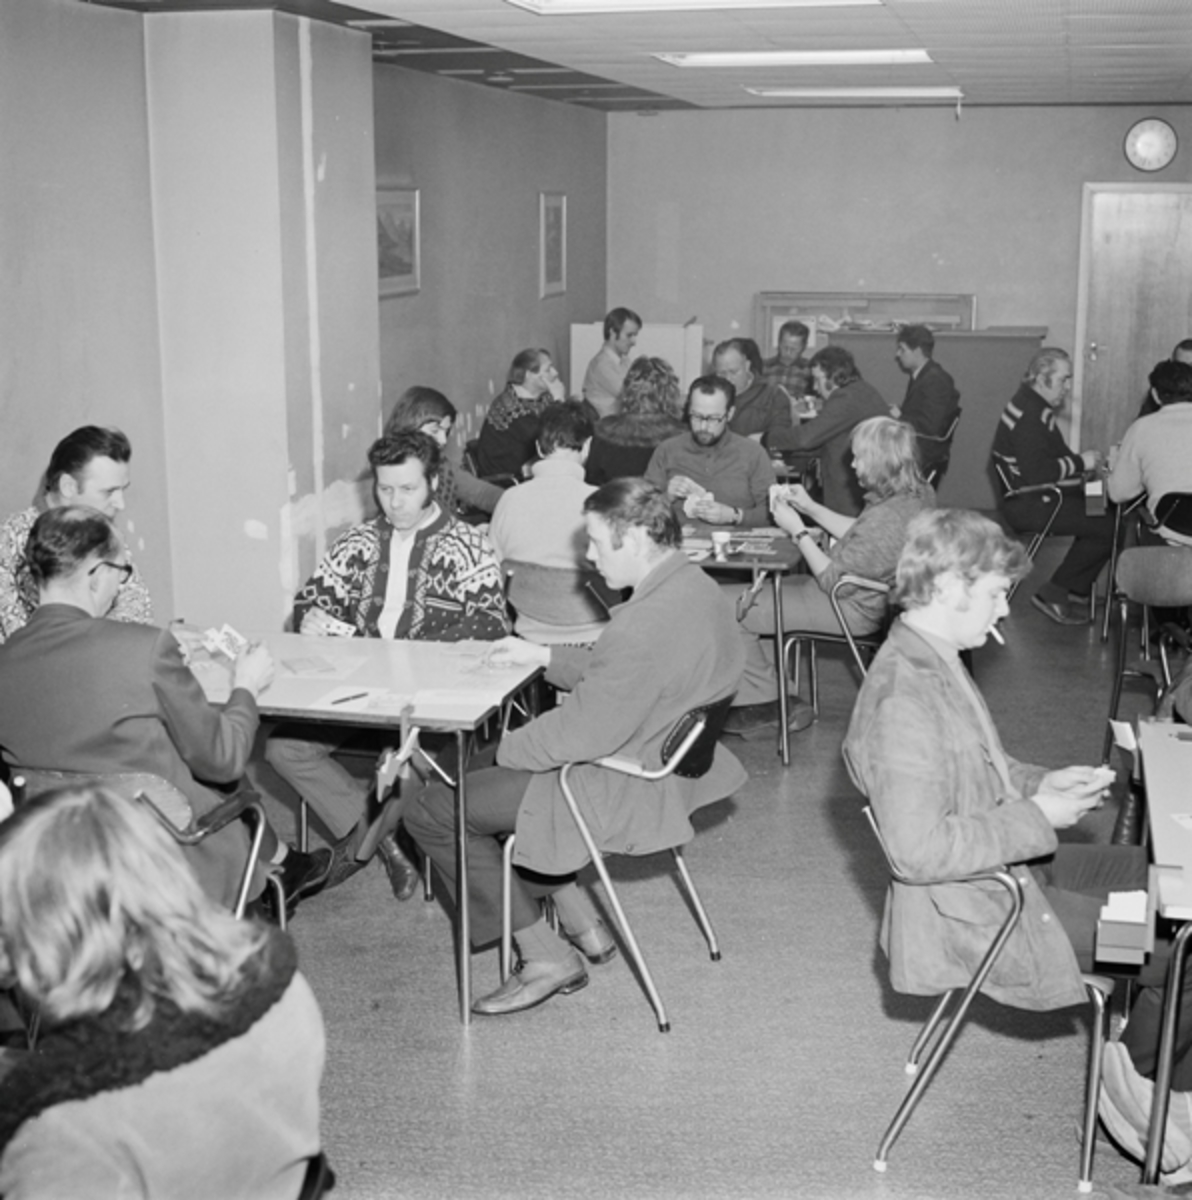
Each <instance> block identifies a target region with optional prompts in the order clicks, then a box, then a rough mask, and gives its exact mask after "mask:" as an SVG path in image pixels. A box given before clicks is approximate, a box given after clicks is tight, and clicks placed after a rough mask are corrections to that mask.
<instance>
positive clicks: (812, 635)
mask: <svg viewBox="0 0 1192 1200" xmlns="http://www.w3.org/2000/svg"><path fill="white" fill-rule="evenodd" d="M845 587H853V588H860V589H862V590H863V591H868V592H877V593H879V594H881V595H883V596H888V595H889V594H890V585H889V584H887V583H882V582H881V581H880V580H877V579H866V578H865V577H864V576H862V575H847V574H846V575H841V577H840V578H839V579H838V580H837V581H836V582H835V583H834V584H833V585H832V590H831V591H830V592H829V593H828V600H829V602H830V603H831V605H832V611H833V612H834V613H835V614H836V620H837V621H838V622H839V624H840V632H839V633H824V632H823V631H821V630H810V629H794V630H789V631H788V632H787V634H786V637H785V638H784V639H783V646H782V653H783V654H785V655H786V656H787V661H788V663H789V662H790V653H791V650H792V649H793V650H794V652H795V658H794V666H793V668H791V667H789V666H788V669H787V677H788V678H789V679H790V680H791V681H792V683H793V685H794V688H795V691H798V690H799V674H800V670H801V668H802V656H803V643H804V642H806V643H807V644H808V654H807V662H808V675H809V678H810V680H811V707H812V708H813V709H814V710H815V712H816V713H817V714H818V713H819V667H818V664H817V662H816V656H815V647H816V643H817V642H827V643H828V644H829V645H833V646H847V647H848V648H849V651H850V652H851V653H852V656H853V661H854V662H855V663H856V664H857V669H858V670H859V671H860V672H861V678H862V679H864V678H865V674H866V671H867V669H868V668H867V663H866V659H865V657H863V656H862V651H865V653H866V654H867V655H868V656H869V657H870V658H872V657H873V655H874V654H876V653H877V651H878V650H879V649H880V648H881V644H882V642H884V641H885V640H886V633H887V631H888V630H889V627H890V617H891V612H890V609H889V607H888V606H887V609H886V616H885V619H884V620H883V622H882V624H881V626H880V627H879V628H878V629H876V630H875V631H874V632H873V633H867V634H855V633H853V631H852V630H851V629H850V628H849V625H848V622H847V621H846V620H845V618H844V610H843V609H842V608H841V606H840V592H841V589H842V588H845Z"/></svg>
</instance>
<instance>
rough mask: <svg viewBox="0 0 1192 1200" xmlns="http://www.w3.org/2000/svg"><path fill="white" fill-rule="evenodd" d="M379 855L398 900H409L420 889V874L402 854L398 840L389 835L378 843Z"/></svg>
mask: <svg viewBox="0 0 1192 1200" xmlns="http://www.w3.org/2000/svg"><path fill="white" fill-rule="evenodd" d="M377 854H378V855H379V857H380V859H381V862H382V864H383V865H384V867H385V874H386V875H388V876H389V886H390V887H391V888H392V889H393V895H394V897H395V898H396V899H398V900H408V899H409V898H410V897H411V896H412V895H413V894H414V893H415V891H417V889H418V872H417V871H416V870H415V869H414V864H413V863H412V862H410V860H409V859H408V858H406V856H405V855H404V854H403V853H402V852H401V850H400V848H399V847H398V844H397V839H396V838H395V837H394V836H393V834H388V835H387V836H386V837H383V838H382V839H381V840H380V842H378V843H377Z"/></svg>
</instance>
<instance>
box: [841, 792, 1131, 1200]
mask: <svg viewBox="0 0 1192 1200" xmlns="http://www.w3.org/2000/svg"><path fill="white" fill-rule="evenodd" d="M864 811H865V816H866V818H867V819H868V821H869V824H870V826H871V827H872V829H873V832H874V836H875V837H876V838H877V841H878V845H880V846H881V848H882V853H883V854H884V855H885V858H886V863H887V865H888V867H889V869H890V874H891V876H892V877H893V878H894V879H895V880H896V881H897V882H898V883H901V884H903V885H904V886H907V887H931V886H933V885H936V884H941V883H980V882H993V883H997V884H998V885H1000V886H1001V887H1003V888H1005V890H1006V894H1007V897H1008V898H1009V901H1010V910H1009V912H1008V913H1007V914H1006V917H1005V919H1004V920H1003V921H1002V924H1001V925H1000V927H999V928H998V931H997V933H996V935H995V936H994V938H993V941H992V942H991V943H990V945H989V949H988V950H986V951H985V955H984V957H983V958H982V959H981V962H980V964H979V965H978V967H977V970H976V971H975V972H974V974H973V977H972V979H971V980H969V983H968V985H967V986H966V987H964V988H950V989H949V990H948V991H946V992H944V993H943V994H942V995H941V996H940V998H939V999H938V1000H937V1001H936V1004H935V1006H934V1007H933V1008H932V1010H931V1013H930V1015H929V1016H928V1018H927V1021H926V1023H925V1024H924V1025H923V1028H922V1029H921V1030H920V1031H919V1033H918V1036H917V1037H916V1038H915V1042H914V1045H913V1046H912V1047H911V1051H910V1054H909V1055H908V1056H907V1061H906V1068H905V1070H906V1073H907V1074H908V1075H910V1076H912V1077H913V1082H912V1083H911V1085H910V1087H909V1088H908V1090H907V1093H906V1095H905V1096H904V1097H903V1098H902V1102H901V1103H900V1104H899V1106H898V1109H897V1111H896V1112H895V1113H894V1117H893V1119H892V1120H891V1121H890V1124H889V1126H888V1127H887V1129H886V1132H885V1133H884V1134H883V1136H882V1140H881V1141H880V1142H879V1143H878V1148H877V1154H876V1155H875V1156H874V1160H873V1169H874V1170H875V1171H878V1172H884V1171H885V1170H886V1168H887V1166H888V1159H889V1157H890V1151H891V1150H892V1149H893V1148H894V1143H895V1142H896V1141H897V1140H898V1137H899V1135H900V1134H901V1133H902V1131H903V1129H904V1128H906V1125H907V1122H908V1121H910V1119H911V1116H912V1114H913V1113H914V1111H915V1109H916V1108H917V1107H918V1104H919V1101H920V1100H922V1098H923V1096H924V1094H925V1093H926V1091H927V1089H928V1087H930V1086H931V1081H932V1080H933V1079H934V1078H935V1076H936V1074H937V1073H938V1071H939V1069H940V1067H941V1066H942V1065H943V1061H944V1058H945V1057H946V1056H947V1054H948V1051H949V1050H950V1049H951V1047H952V1043H953V1042H954V1041H955V1040H956V1037H957V1035H958V1034H959V1033H960V1028H961V1025H962V1024H963V1023H964V1018H965V1016H966V1015H967V1014H968V1010H969V1007H970V1006H971V1005H972V1002H973V1000H974V999H976V996H977V993H978V992H979V991H980V990H981V987H982V986H983V985H984V983H985V980H986V979H987V978H988V977H989V973H990V972H991V971H992V970H993V966H994V964H995V963H996V962H997V959H998V956H999V955H1000V954H1001V952H1002V950H1003V948H1004V947H1005V945H1006V943H1007V942H1008V941H1009V940H1010V936H1011V935H1012V934H1013V932H1014V930H1015V928H1016V927H1017V925H1018V922H1019V919H1020V918H1021V916H1022V906H1023V891H1022V884H1021V883H1019V881H1018V879H1017V878H1015V876H1014V874H1013V872H1011V871H1010V869H1009V868H1008V867H999V868H996V869H993V870H989V871H978V872H975V873H974V874H972V875H964V876H961V877H959V878H956V879H910V878H908V877H907V876H906V875H905V874H903V872H901V871H900V870H899V869H898V868H897V867H896V866H895V865H894V860H893V859H892V858H891V857H890V851H889V848H888V847H887V846H886V842H885V839H884V838H883V837H882V833H881V830H880V829H879V828H878V824H877V818H876V817H875V816H874V814H873V809H872V808H870V807H869V805H866V806H865V810H864ZM1083 979H1084V985H1085V989H1086V990H1087V991H1088V995H1089V1001H1090V1003H1091V1004H1092V1006H1093V1028H1092V1030H1091V1033H1090V1037H1089V1056H1088V1067H1087V1069H1086V1072H1085V1087H1084V1118H1083V1121H1082V1124H1081V1142H1080V1178H1079V1181H1078V1185H1077V1186H1078V1190H1079V1191H1080V1192H1082V1193H1088V1192H1091V1191H1092V1189H1093V1183H1092V1179H1093V1154H1094V1151H1095V1150H1096V1146H1097V1136H1096V1135H1097V1100H1098V1098H1099V1096H1100V1093H1101V1059H1102V1055H1103V1052H1104V1046H1105V1043H1106V1042H1107V1041H1108V1040H1109V1009H1108V1000H1109V997H1110V996H1111V995H1112V994H1113V988H1114V983H1113V980H1112V979H1110V978H1108V977H1107V976H1104V975H1088V974H1086V975H1084V976H1083ZM958 995H959V1001H958V1002H957V1004H956V1006H955V1008H953V1009H952V1012H951V1013H950V1014H949V1011H948V1010H949V1009H950V1008H952V1001H953V1000H954V999H955V998H956V997H957V996H958Z"/></svg>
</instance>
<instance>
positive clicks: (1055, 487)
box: [993, 454, 1097, 620]
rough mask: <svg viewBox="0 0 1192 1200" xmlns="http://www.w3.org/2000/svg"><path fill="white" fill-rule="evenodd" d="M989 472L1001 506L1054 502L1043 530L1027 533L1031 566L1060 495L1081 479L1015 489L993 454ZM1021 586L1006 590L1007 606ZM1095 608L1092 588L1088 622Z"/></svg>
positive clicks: (1056, 511) (1056, 512) (1059, 504)
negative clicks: (1034, 499) (1029, 500)
mask: <svg viewBox="0 0 1192 1200" xmlns="http://www.w3.org/2000/svg"><path fill="white" fill-rule="evenodd" d="M993 469H994V470H995V471H996V472H997V478H998V483H999V484H1000V485H1001V489H1002V498H1001V502H1002V504H1004V503H1005V502H1006V501H1007V500H1017V499H1018V498H1019V497H1021V496H1045V495H1051V496H1053V497H1054V498H1055V508H1054V509H1053V510H1052V512H1051V515H1050V516H1049V517H1048V518H1047V521H1046V523H1045V524H1044V526H1043V528H1042V529H1040V530H1036V531H1035V532H1034V533H1031V534H1030V541H1028V542H1027V545H1026V556H1027V558H1028V559H1029V560H1030V561H1031V562H1032V563H1033V562H1034V561H1035V555H1036V554H1038V553H1039V547H1040V546H1042V545H1043V543H1044V542H1045V541H1046V540H1047V538H1048V537H1049V536H1050V534H1051V530H1052V527H1053V526H1054V525H1055V522H1056V518H1057V517H1058V516H1059V515H1060V509H1061V508H1062V507H1063V503H1064V492H1066V491H1067V492H1070V491H1072V490H1073V489H1074V488H1077V487H1083V486H1084V479H1083V478H1076V479H1064V480H1058V481H1057V482H1055V483H1028V484H1025V485H1023V486H1022V487H1017V488H1016V487H1012V486H1011V485H1010V478H1009V475H1008V474H1007V471H1006V465H1005V462H1004V461H1003V460H1002V459H1001V458H1000V457H999V456H998V455H996V454H995V455H993ZM1014 532H1015V533H1017V532H1018V530H1015V531H1014ZM1023 536H1026V531H1024V532H1023ZM1021 583H1022V580H1021V579H1018V580H1015V582H1014V584H1013V586H1011V588H1010V590H1009V591H1008V592H1007V593H1006V602H1007V603H1009V602H1010V601H1011V600H1013V599H1014V593H1015V592H1016V591H1018V586H1019V584H1021ZM1096 608H1097V589H1096V588H1095V587H1094V588H1093V590H1092V591H1091V592H1090V593H1089V618H1090V620H1091V619H1092V618H1093V617H1095V616H1096Z"/></svg>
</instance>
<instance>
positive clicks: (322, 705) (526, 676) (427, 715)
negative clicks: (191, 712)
mask: <svg viewBox="0 0 1192 1200" xmlns="http://www.w3.org/2000/svg"><path fill="white" fill-rule="evenodd" d="M245 637H247V638H249V639H250V640H251V641H259V642H264V644H265V645H266V646H268V647H269V651H270V653H272V655H273V658H274V661H275V663H276V666H277V671H276V674H275V676H274V679H273V682H272V683H271V684H270V685H269V687H268V688H266V689H265V691H263V692H262V693H261V695H260V697H259V698H258V700H257V704H258V707H259V708H260V710H261V712H262V713H264V714H265V715H267V716H273V717H291V718H307V719H317V720H320V721H334V722H339V723H342V724H346V725H393V724H394V723H396V722H397V721H399V720H400V719H401V715H402V710H403V709H405V708H406V707H407V706H410V707H411V708H412V711H411V713H410V717H411V719H412V720H414V721H415V722H417V723H418V724H419V725H421V726H422V727H423V728H426V729H440V730H451V729H475V728H476V726H478V725H479V724H480V723H481V722H482V721H484V720H485V719H486V718H487V717H488V716H490V715H491V714H492V713H493V712H495V711H496V710H497V709H498V708H499V707H500V705H501V704H502V702H503V701H504V700H506V699H507V698H508V697H509V696H510V695H511V694H513V693H514V692H516V691H517V690H518V689H519V688H520V687H521V686H522V685H523V684H524V683H526V682H527V681H528V680H530V679H532V678H533V677H534V676H535V675H537V674H538V671H539V668H538V667H499V668H494V667H491V666H489V665H488V664H487V663H486V662H485V661H484V656H485V655H486V653H487V651H488V649H489V648H490V646H491V643H490V642H409V641H393V640H391V639H388V638H328V637H303V636H301V635H300V634H296V633H249V632H245ZM191 669H192V670H193V671H194V673H195V676H196V678H197V679H198V680H199V683H200V684H201V685H202V687H203V691H204V692H205V693H206V694H207V698H208V699H209V700H212V701H214V702H215V703H222V702H223V701H225V700H227V698H228V695H229V693H230V691H231V663H230V662H229V661H228V660H227V659H226V658H224V657H223V656H222V655H216V656H215V657H212V656H211V655H209V654H208V653H207V652H206V651H201V652H199V653H197V654H195V655H193V657H192V660H191ZM337 701H338V703H337Z"/></svg>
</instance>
